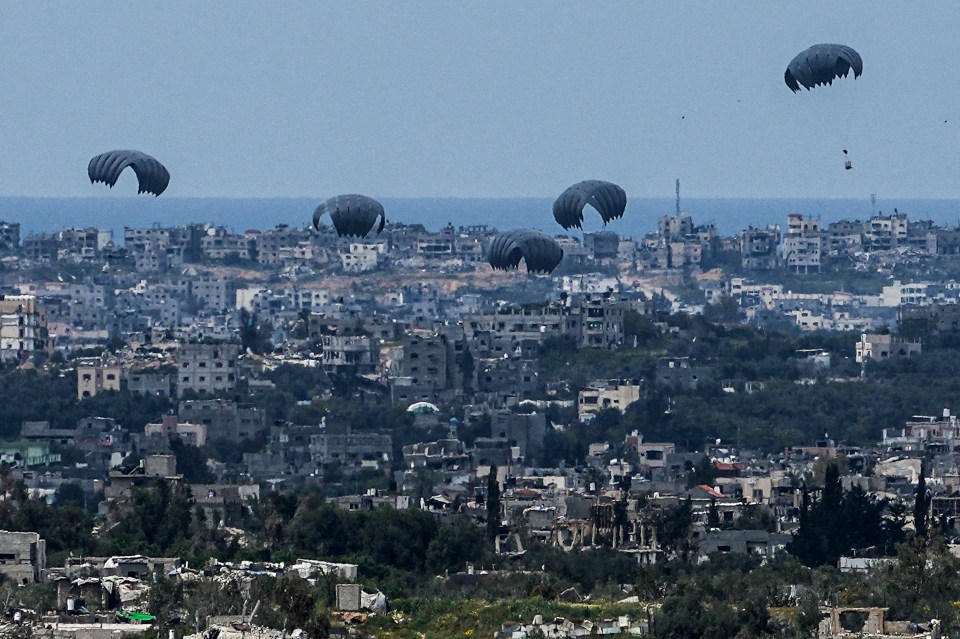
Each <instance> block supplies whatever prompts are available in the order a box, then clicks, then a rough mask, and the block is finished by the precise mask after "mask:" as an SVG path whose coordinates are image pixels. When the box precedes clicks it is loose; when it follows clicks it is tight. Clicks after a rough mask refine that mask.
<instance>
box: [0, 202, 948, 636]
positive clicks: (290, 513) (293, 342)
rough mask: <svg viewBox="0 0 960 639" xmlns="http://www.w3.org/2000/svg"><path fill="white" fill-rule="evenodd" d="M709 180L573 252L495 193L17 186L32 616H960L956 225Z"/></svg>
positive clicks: (249, 623) (618, 621) (21, 533)
mask: <svg viewBox="0 0 960 639" xmlns="http://www.w3.org/2000/svg"><path fill="white" fill-rule="evenodd" d="M680 208H681V207H680V202H679V199H678V202H677V212H676V213H675V214H674V215H665V216H663V217H661V218H660V220H659V224H658V228H657V229H656V230H655V231H652V232H651V233H650V234H648V235H646V236H645V237H643V238H640V239H636V240H635V239H632V238H622V237H620V236H619V235H617V234H616V233H615V232H613V231H604V232H600V233H581V234H576V235H570V234H568V235H561V236H557V237H556V238H555V239H556V242H557V243H558V244H559V245H560V246H562V248H563V259H562V261H561V262H560V264H559V265H558V267H557V268H556V270H555V271H554V273H553V274H552V275H549V276H548V275H533V274H527V273H525V272H523V269H521V270H519V271H513V272H497V271H493V270H491V269H490V266H489V265H488V264H487V257H488V252H489V249H490V244H491V242H492V239H493V238H494V237H495V236H496V229H492V228H487V227H484V226H469V227H461V228H453V227H447V228H443V229H441V230H439V231H436V232H430V231H427V230H426V229H424V228H423V227H422V226H411V225H402V224H387V225H386V227H385V229H384V231H383V232H382V233H381V234H380V235H371V236H370V237H368V238H367V239H365V240H356V239H355V240H348V239H342V238H338V237H337V235H336V233H334V232H333V229H332V227H329V226H323V225H321V226H320V227H319V230H318V231H317V230H313V229H312V228H309V227H304V228H288V227H278V228H274V229H270V230H263V231H261V230H256V229H251V230H247V231H245V232H243V233H242V234H238V233H235V232H231V231H229V230H227V229H225V228H222V227H216V226H212V225H201V224H197V225H189V226H183V227H176V228H163V227H160V226H155V227H151V228H127V229H125V231H124V237H123V240H122V241H120V242H114V241H113V238H112V233H111V232H110V231H104V230H100V229H96V228H86V229H70V230H65V231H61V232H57V233H45V234H39V235H27V236H26V237H23V238H20V231H19V226H18V225H17V224H15V223H4V224H3V225H2V249H3V257H2V265H3V270H2V271H0V283H2V287H3V297H2V299H0V319H2V322H0V357H2V361H3V369H2V374H0V392H2V393H4V396H5V397H6V401H5V402H4V404H3V406H2V408H0V411H2V412H3V415H2V419H0V429H2V432H0V434H2V436H3V437H4V443H3V445H2V447H0V460H2V462H3V463H2V466H0V473H2V475H0V478H2V483H3V486H4V495H5V499H4V501H3V502H2V504H3V505H2V512H0V518H2V522H0V528H2V529H4V530H6V531H8V532H3V533H0V545H2V548H3V550H0V556H2V557H3V561H2V563H0V573H2V574H3V575H4V582H3V584H4V585H3V587H4V588H6V592H7V594H6V595H5V596H6V601H7V606H8V615H7V623H8V624H9V626H8V627H7V629H6V630H4V632H5V633H12V632H14V631H22V632H24V633H25V634H23V636H47V635H31V634H29V633H30V632H32V631H33V630H34V629H37V630H38V632H39V631H40V629H50V630H52V631H54V632H55V633H59V634H54V635H52V636H64V637H67V636H70V637H73V636H78V637H79V636H84V637H88V636H89V637H98V636H100V635H98V634H96V630H97V629H100V630H101V631H102V632H105V633H107V634H104V635H103V636H113V635H110V634H109V633H112V632H125V633H137V634H138V635H141V636H160V635H158V633H166V632H167V631H168V630H170V631H173V632H174V633H175V636H178V637H179V636H196V637H200V636H203V637H212V636H214V635H212V634H210V633H211V629H215V630H216V631H217V632H219V636H220V637H224V638H225V637H232V636H234V635H235V636H238V637H239V636H247V635H245V634H244V633H247V634H249V633H252V632H254V630H255V631H256V632H257V633H259V634H252V635H250V636H264V637H272V636H276V637H280V636H301V635H302V636H305V637H306V636H309V637H314V636H317V637H319V636H333V635H337V634H349V635H353V636H384V637H389V636H395V637H407V636H410V637H413V636H417V635H419V636H423V635H424V634H425V635H426V636H461V635H464V634H466V635H467V636H470V634H472V633H473V632H476V633H481V634H482V633H495V634H496V636H498V637H511V638H517V639H519V638H522V637H536V636H557V637H560V636H563V637H566V636H570V637H573V636H582V635H585V634H596V633H598V632H599V633H601V634H611V633H612V634H618V633H629V634H653V635H654V636H665V637H666V636H684V637H686V636H733V635H735V634H738V633H739V635H738V636H767V635H769V636H783V637H801V636H808V635H809V633H811V632H812V633H814V634H816V633H818V632H819V636H821V637H829V636H841V635H842V634H843V633H844V632H848V631H849V630H848V629H849V627H851V626H850V624H854V625H855V624H857V623H859V624H860V626H861V627H867V626H869V628H870V629H871V630H869V631H870V632H872V633H873V634H872V635H871V636H874V635H876V636H881V635H882V636H888V635H889V636H924V637H926V636H934V635H936V633H938V632H941V628H943V629H945V630H946V629H950V628H953V627H954V626H955V624H957V623H958V622H960V615H957V612H956V607H955V606H954V604H953V602H954V600H957V599H960V592H955V591H957V590H958V587H957V586H956V585H954V582H953V580H952V577H951V575H952V574H953V573H952V571H955V570H956V567H957V566H958V565H960V560H958V559H957V558H956V557H955V555H954V548H955V546H954V545H953V542H954V540H955V539H958V538H960V524H958V522H957V520H956V516H957V513H958V512H960V492H958V491H960V485H958V479H957V478H958V472H960V469H958V467H957V462H956V455H955V450H956V446H957V444H956V443H955V442H956V440H958V439H960V424H958V422H957V417H956V415H955V411H957V410H958V408H957V407H956V406H954V405H952V404H951V401H952V399H953V398H954V397H955V396H956V392H957V379H956V377H955V376H954V375H952V373H950V372H949V371H950V367H951V364H952V362H953V361H954V360H955V357H956V354H957V349H958V343H960V342H958V341H957V335H958V330H960V329H958V321H960V312H958V311H957V309H960V305H958V303H957V302H958V296H960V284H958V283H957V280H956V279H954V277H955V276H956V277H960V275H957V273H958V271H960V268H958V267H960V256H958V252H960V230H958V229H956V228H944V227H938V226H936V225H934V224H932V223H930V222H925V221H921V220H914V219H911V218H910V217H909V216H908V215H907V214H904V213H899V212H896V213H894V214H892V215H883V214H880V213H877V214H876V215H874V216H873V217H871V218H869V219H868V220H865V221H844V222H834V223H830V224H824V225H821V224H820V221H819V219H818V218H817V217H816V216H815V215H808V214H791V215H790V216H788V218H787V219H786V220H784V221H782V222H781V223H773V224H771V225H770V226H768V227H766V228H763V229H756V228H748V229H744V230H743V231H742V232H741V233H739V234H738V235H735V236H732V237H722V236H720V235H719V234H718V233H717V231H716V230H715V229H714V228H713V227H712V226H710V225H697V224H696V223H695V222H694V219H693V217H692V216H691V215H689V214H687V213H683V212H681V211H680ZM144 522H152V523H151V524H150V525H144ZM956 548H960V544H958V545H957V546H956ZM958 552H960V551H958ZM730 579H737V580H742V579H746V580H747V582H746V583H745V584H744V586H743V588H740V589H732V588H728V587H725V586H724V587H721V588H720V589H719V590H718V589H717V588H716V586H715V585H711V584H719V583H721V581H719V580H730ZM439 592H443V593H445V595H444V596H443V597H441V598H439V599H438V598H436V594H437V593H439ZM697 610H699V613H697V614H693V613H692V612H691V611H694V612H695V611H697ZM931 619H934V620H935V621H932V622H931V621H930V620H931ZM864 624H866V626H865V625H864ZM251 629H253V630H251ZM294 630H298V632H299V633H300V634H299V635H298V634H296V633H294V634H293V635H290V633H291V632H293V631H294ZM69 633H74V634H69ZM82 633H87V634H82ZM144 633H153V634H144ZM196 633H199V634H196ZM203 633H206V634H203ZM231 633H233V634H231ZM271 633H273V634H271ZM284 633H286V635H284ZM11 636H13V635H11ZM163 636H165V634H164V635H163Z"/></svg>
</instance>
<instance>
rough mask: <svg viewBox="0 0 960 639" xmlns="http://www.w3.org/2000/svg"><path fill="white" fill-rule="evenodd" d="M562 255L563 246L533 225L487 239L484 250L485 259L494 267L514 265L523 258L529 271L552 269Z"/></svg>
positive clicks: (501, 268)
mask: <svg viewBox="0 0 960 639" xmlns="http://www.w3.org/2000/svg"><path fill="white" fill-rule="evenodd" d="M562 259H563V249H562V248H560V245H559V244H557V241H556V240H555V239H553V238H552V237H550V236H549V235H545V234H544V233H541V232H540V231H535V230H533V229H515V230H513V231H507V232H506V233H501V234H500V235H498V236H497V237H495V238H494V239H493V242H491V243H490V249H489V251H488V252H487V261H489V262H490V266H492V267H493V268H494V269H496V270H498V271H506V270H508V269H518V268H520V260H523V261H525V262H526V263H527V272H529V273H552V272H553V269H555V268H557V265H558V264H560V260H562Z"/></svg>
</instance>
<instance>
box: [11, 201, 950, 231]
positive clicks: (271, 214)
mask: <svg viewBox="0 0 960 639" xmlns="http://www.w3.org/2000/svg"><path fill="white" fill-rule="evenodd" d="M380 201H381V202H382V203H383V205H384V208H385V209H386V212H387V219H388V220H396V221H399V222H406V223H420V224H423V225H424V226H426V227H427V228H428V229H430V230H437V229H439V228H441V227H443V226H445V225H446V224H447V223H451V224H453V225H454V226H467V225H473V224H486V225H488V226H493V227H496V228H498V229H501V230H502V229H509V228H518V227H533V228H539V229H541V230H543V231H546V232H549V233H560V232H562V230H563V229H561V228H560V227H559V226H558V225H557V224H556V223H555V222H554V220H553V214H552V204H553V201H552V199H549V198H503V199H496V198H463V199H460V198H390V197H384V198H380ZM317 204H319V199H316V198H262V199H255V198H244V199H229V198H166V197H159V198H153V197H143V196H141V197H102V198H33V197H2V198H0V220H3V221H7V222H20V224H21V235H23V236H26V235H28V234H31V233H36V232H41V231H48V232H49V231H60V230H63V229H67V228H77V227H87V226H96V227H99V228H104V229H112V230H113V231H114V239H115V240H116V241H118V242H120V241H122V238H123V228H124V227H125V226H130V227H141V226H152V225H161V226H176V225H180V224H187V223H206V222H210V223H213V224H218V225H223V226H226V227H227V228H230V229H232V230H234V231H237V232H243V231H244V230H246V229H269V228H273V227H274V226H276V225H277V224H288V225H290V226H303V225H306V224H308V223H309V222H310V219H311V217H312V215H313V210H314V208H315V207H316V206H317ZM681 208H682V210H684V211H686V212H688V213H690V214H691V215H692V216H693V219H694V222H695V223H696V224H706V223H712V224H715V225H716V227H717V229H718V230H719V231H720V233H721V234H723V235H733V234H735V233H737V232H739V231H740V230H741V229H744V228H746V227H748V226H755V227H756V226H767V225H768V224H780V225H781V226H783V225H784V224H785V223H786V216H787V214H789V213H802V214H804V215H809V216H819V217H820V219H821V220H822V221H823V222H824V223H827V222H831V221H835V220H841V219H860V220H865V219H867V218H868V217H870V216H871V214H872V213H873V212H874V211H876V212H877V213H884V214H890V213H893V212H894V209H895V208H896V209H898V210H899V211H900V212H901V213H906V214H907V215H909V216H910V218H911V219H914V220H921V219H929V220H933V221H934V222H936V223H938V224H941V225H949V226H956V225H958V224H960V200H925V199H903V200H884V201H878V202H877V204H876V207H875V208H874V207H872V206H871V204H870V201H869V200H866V199H864V200H853V199H850V200H839V199H836V200H822V199H734V198H720V199H715V198H686V199H684V200H683V201H682V206H681ZM674 211H675V203H674V201H673V200H672V199H668V198H632V199H631V200H630V201H629V203H628V206H627V213H626V215H625V216H624V217H623V219H620V220H615V221H613V222H612V223H611V224H609V225H608V227H607V228H608V229H609V230H611V231H616V232H617V233H619V234H620V235H621V236H624V237H634V238H640V237H642V236H644V235H645V234H647V233H650V232H652V231H655V230H656V228H657V218H659V217H660V216H661V215H672V214H673V213H674ZM584 227H585V230H586V231H588V232H589V231H599V230H602V229H603V225H602V223H601V222H600V218H599V216H598V215H597V214H596V213H595V212H593V211H592V210H589V209H588V210H587V211H586V212H585V224H584Z"/></svg>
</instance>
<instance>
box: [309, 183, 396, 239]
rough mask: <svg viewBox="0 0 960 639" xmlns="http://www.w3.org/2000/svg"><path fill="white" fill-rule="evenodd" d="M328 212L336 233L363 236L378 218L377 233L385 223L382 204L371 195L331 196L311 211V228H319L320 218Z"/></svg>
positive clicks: (341, 235)
mask: <svg viewBox="0 0 960 639" xmlns="http://www.w3.org/2000/svg"><path fill="white" fill-rule="evenodd" d="M326 213H329V214H330V219H331V220H333V228H335V229H336V230H337V235H339V236H340V237H343V236H344V235H355V236H357V237H363V236H365V235H366V234H367V233H369V232H370V230H371V229H373V226H374V224H376V223H377V218H380V226H378V227H377V233H378V234H379V233H380V231H382V230H383V226H384V225H385V224H386V223H387V218H386V215H385V214H384V212H383V205H382V204H380V203H379V202H377V201H376V200H375V199H373V198H372V197H367V196H366V195H357V194H355V193H352V194H349V195H337V196H336V197H332V198H330V199H329V200H327V201H326V202H324V203H323V204H321V205H320V206H318V207H317V210H316V211H314V212H313V228H315V229H318V230H319V229H320V218H321V217H323V216H324V214H326Z"/></svg>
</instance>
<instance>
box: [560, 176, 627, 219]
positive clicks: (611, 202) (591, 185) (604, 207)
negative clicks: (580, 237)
mask: <svg viewBox="0 0 960 639" xmlns="http://www.w3.org/2000/svg"><path fill="white" fill-rule="evenodd" d="M587 204H589V205H591V206H592V207H593V208H595V209H596V210H597V213H599V214H600V217H601V218H603V223H604V225H606V223H607V222H609V221H610V220H613V219H616V218H618V217H623V212H624V210H625V209H626V208H627V194H626V192H625V191H624V190H623V189H621V188H620V187H619V186H617V185H616V184H614V183H612V182H604V181H603V180H585V181H583V182H577V183H576V184H574V185H573V186H571V187H570V188H568V189H567V190H566V191H564V192H563V193H561V194H560V197H558V198H557V200H556V201H555V202H554V203H553V217H554V218H556V220H557V223H558V224H560V226H562V227H563V228H565V229H569V228H571V227H574V226H575V227H577V228H581V225H582V224H583V207H584V206H586V205H587Z"/></svg>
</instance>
